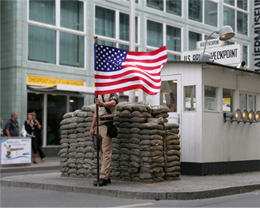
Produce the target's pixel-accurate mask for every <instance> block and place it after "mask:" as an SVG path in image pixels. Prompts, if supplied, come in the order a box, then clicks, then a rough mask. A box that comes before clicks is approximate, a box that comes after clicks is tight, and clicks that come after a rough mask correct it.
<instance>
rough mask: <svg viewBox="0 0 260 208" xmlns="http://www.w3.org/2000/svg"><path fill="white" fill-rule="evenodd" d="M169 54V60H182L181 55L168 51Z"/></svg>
mask: <svg viewBox="0 0 260 208" xmlns="http://www.w3.org/2000/svg"><path fill="white" fill-rule="evenodd" d="M167 56H168V61H180V60H181V56H179V55H174V54H170V53H169V52H168V53H167Z"/></svg>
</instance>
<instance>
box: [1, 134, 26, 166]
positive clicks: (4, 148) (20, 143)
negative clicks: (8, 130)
mask: <svg viewBox="0 0 260 208" xmlns="http://www.w3.org/2000/svg"><path fill="white" fill-rule="evenodd" d="M0 155H1V165H10V164H26V163H31V138H24V137H21V138H18V137H16V138H8V137H2V138H1V147H0Z"/></svg>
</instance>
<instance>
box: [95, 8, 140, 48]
mask: <svg viewBox="0 0 260 208" xmlns="http://www.w3.org/2000/svg"><path fill="white" fill-rule="evenodd" d="M129 24H130V22H129V14H126V13H123V12H120V11H118V10H111V9H107V8H103V7H100V6H96V16H95V34H96V35H98V36H99V39H98V44H101V45H103V43H105V44H104V45H107V46H113V47H117V48H122V49H126V50H129ZM117 26H118V30H117V31H116V27H117ZM138 30H139V28H138V17H137V16H136V17H135V42H136V43H138V41H139V40H138ZM107 38H109V39H110V40H108V39H107ZM111 38H112V39H113V40H111Z"/></svg>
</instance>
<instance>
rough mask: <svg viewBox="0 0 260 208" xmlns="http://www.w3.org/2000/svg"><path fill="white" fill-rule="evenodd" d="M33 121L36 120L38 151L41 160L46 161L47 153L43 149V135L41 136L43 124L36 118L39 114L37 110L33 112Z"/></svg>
mask: <svg viewBox="0 0 260 208" xmlns="http://www.w3.org/2000/svg"><path fill="white" fill-rule="evenodd" d="M32 117H33V122H34V127H35V129H34V133H35V139H36V142H37V151H38V153H39V156H40V158H41V161H42V162H44V158H45V154H44V152H43V151H42V137H41V129H42V126H41V124H40V122H39V121H38V120H37V119H36V117H37V115H36V113H35V112H32Z"/></svg>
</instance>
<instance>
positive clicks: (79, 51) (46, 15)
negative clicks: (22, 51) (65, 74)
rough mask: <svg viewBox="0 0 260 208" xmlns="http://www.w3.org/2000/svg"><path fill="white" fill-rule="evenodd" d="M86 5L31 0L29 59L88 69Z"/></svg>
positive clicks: (60, 0) (72, 2) (58, 0)
mask: <svg viewBox="0 0 260 208" xmlns="http://www.w3.org/2000/svg"><path fill="white" fill-rule="evenodd" d="M59 2H60V7H56V5H57V3H59ZM85 3H86V2H84V1H76V0H73V1H67V0H48V1H46V0H45V1H43V0H29V20H28V60H31V61H39V62H44V63H51V64H56V65H66V66H72V67H78V68H79V67H80V68H84V54H85V53H84V51H85V44H84V39H85V36H86V35H85V34H84V33H83V32H84V15H83V14H84V4H85ZM56 11H57V13H56ZM57 14H60V17H57V19H56V16H57ZM42 23H44V24H42ZM45 24H49V25H52V26H51V29H50V27H49V25H45ZM68 29H70V30H69V32H68ZM58 53H59V54H58ZM57 57H59V59H58V58H57Z"/></svg>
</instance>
